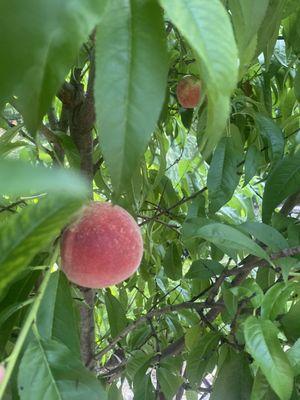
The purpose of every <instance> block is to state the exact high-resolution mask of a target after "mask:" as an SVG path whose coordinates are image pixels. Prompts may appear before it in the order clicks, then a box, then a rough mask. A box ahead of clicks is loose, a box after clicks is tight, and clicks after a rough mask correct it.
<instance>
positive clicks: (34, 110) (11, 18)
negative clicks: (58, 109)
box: [0, 0, 102, 131]
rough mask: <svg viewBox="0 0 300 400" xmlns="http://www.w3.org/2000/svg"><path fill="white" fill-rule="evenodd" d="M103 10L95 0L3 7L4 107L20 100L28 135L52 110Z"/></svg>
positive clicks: (31, 1)
mask: <svg viewBox="0 0 300 400" xmlns="http://www.w3.org/2000/svg"><path fill="white" fill-rule="evenodd" d="M101 8H102V6H101V5H100V6H99V3H98V1H96V0H87V1H86V2H85V3H84V4H83V3H82V2H81V1H80V0H66V1H64V2H63V3H62V2H61V1H59V0H45V1H43V2H39V1H36V0H28V1H26V4H25V3H22V4H20V2H19V1H18V0H12V1H10V3H9V4H8V3H6V2H1V3H0V15H1V16H2V22H1V26H0V37H1V40H0V48H1V51H2V52H3V54H5V57H4V58H3V60H2V62H1V65H0V93H1V96H0V103H2V102H3V101H5V100H7V99H8V98H10V97H11V96H12V95H16V96H17V97H18V102H19V104H20V109H21V113H22V115H23V117H24V120H25V123H26V125H27V127H28V128H29V130H31V131H34V130H36V129H37V127H38V125H39V124H40V122H41V120H42V117H43V115H44V114H45V113H46V111H47V110H48V109H49V107H50V105H51V101H52V98H53V97H54V95H55V94H56V93H57V91H58V89H59V87H60V85H61V84H62V81H63V80H64V78H65V76H66V75H67V73H68V71H69V69H70V67H71V66H72V64H73V63H74V61H75V58H76V55H77V53H78V51H79V48H80V46H81V45H82V43H83V42H84V41H85V40H87V39H88V35H89V34H90V33H91V31H92V29H93V28H94V26H95V25H96V24H97V23H98V21H99V16H100V14H101ZM45 15H47V18H45ZM16 27H17V29H16ZM28 49H30V57H29V56H28Z"/></svg>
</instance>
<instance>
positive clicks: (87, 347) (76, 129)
mask: <svg viewBox="0 0 300 400" xmlns="http://www.w3.org/2000/svg"><path fill="white" fill-rule="evenodd" d="M94 74H95V72H94V59H93V58H92V59H91V61H90V73H89V80H88V87H87V92H86V93H84V87H83V85H82V84H81V82H80V79H81V70H80V69H75V71H74V72H73V74H72V78H71V80H70V83H67V82H66V83H64V85H63V86H62V88H61V90H60V92H59V93H58V97H59V99H60V100H61V101H62V103H63V108H62V110H63V111H62V112H63V115H61V118H60V122H59V124H60V127H61V128H62V129H66V128H67V126H68V127H69V130H70V136H71V137H72V139H73V141H74V143H75V145H76V147H77V149H78V151H79V154H80V169H81V171H82V173H83V174H84V175H85V176H86V178H87V181H88V183H89V187H90V198H91V199H92V198H93V134H92V130H93V126H94V122H95V110H94V93H93V85H94ZM80 290H81V293H82V296H83V302H82V305H81V307H80V317H81V326H80V328H81V329H80V332H81V333H80V345H81V356H82V361H83V362H84V364H85V365H86V366H87V367H88V368H89V369H91V370H92V369H94V366H95V360H94V346H95V324H94V290H92V289H88V288H82V287H81V288H80Z"/></svg>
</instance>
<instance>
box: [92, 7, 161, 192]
mask: <svg viewBox="0 0 300 400" xmlns="http://www.w3.org/2000/svg"><path fill="white" fill-rule="evenodd" d="M167 70H168V61H167V51H166V43H165V30H164V24H163V17H162V13H161V10H160V8H159V7H158V5H157V4H156V2H153V1H151V0H142V1H138V0H131V1H130V0H111V1H109V2H108V6H107V8H106V12H105V14H104V16H103V18H102V20H101V24H100V26H99V29H98V30H97V38H96V83H95V104H96V112H97V115H98V125H99V137H100V144H101V149H102V152H103V156H104V158H105V160H106V163H107V165H108V168H109V170H110V174H111V179H112V184H113V187H114V189H115V191H116V192H120V191H122V190H124V189H125V188H127V187H128V186H130V180H131V177H132V175H133V173H134V171H135V170H136V168H137V167H138V164H139V161H140V158H141V156H142V155H143V153H144V151H145V149H146V146H147V143H148V141H149V139H150V136H151V133H152V132H153V130H154V129H155V124H156V122H157V120H158V118H159V114H160V110H161V108H162V105H163V102H164V98H165V87H166V83H167Z"/></svg>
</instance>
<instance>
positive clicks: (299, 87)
mask: <svg viewBox="0 0 300 400" xmlns="http://www.w3.org/2000/svg"><path fill="white" fill-rule="evenodd" d="M294 92H295V97H296V99H297V100H298V102H299V103H300V66H298V69H297V72H296V76H295V81H294Z"/></svg>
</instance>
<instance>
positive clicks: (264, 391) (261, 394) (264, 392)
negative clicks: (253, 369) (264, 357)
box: [250, 369, 278, 400]
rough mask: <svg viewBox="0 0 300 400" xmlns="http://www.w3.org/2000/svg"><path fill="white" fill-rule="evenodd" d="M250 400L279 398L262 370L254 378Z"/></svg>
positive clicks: (275, 399)
mask: <svg viewBox="0 0 300 400" xmlns="http://www.w3.org/2000/svg"><path fill="white" fill-rule="evenodd" d="M250 400H278V396H276V394H275V393H274V392H273V390H272V389H271V387H270V385H269V383H268V381H267V379H266V377H265V376H264V374H263V373H262V372H261V370H260V369H258V371H257V373H256V375H255V378H254V383H253V387H252V391H251V398H250Z"/></svg>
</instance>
